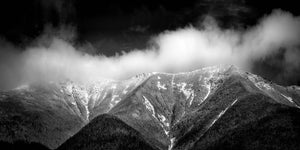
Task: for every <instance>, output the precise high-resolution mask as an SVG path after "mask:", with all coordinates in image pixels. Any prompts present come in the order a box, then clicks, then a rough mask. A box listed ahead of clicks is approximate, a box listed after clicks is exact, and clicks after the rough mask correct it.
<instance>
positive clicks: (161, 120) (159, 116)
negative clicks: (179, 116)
mask: <svg viewBox="0 0 300 150" xmlns="http://www.w3.org/2000/svg"><path fill="white" fill-rule="evenodd" d="M157 116H158V118H159V121H160V122H162V123H163V125H164V126H166V127H169V126H170V124H169V123H168V120H167V119H166V117H165V116H164V115H161V114H157Z"/></svg>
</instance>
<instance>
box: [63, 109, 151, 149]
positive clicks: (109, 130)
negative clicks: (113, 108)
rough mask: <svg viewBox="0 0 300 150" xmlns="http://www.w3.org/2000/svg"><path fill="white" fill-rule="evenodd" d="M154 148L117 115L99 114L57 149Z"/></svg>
mask: <svg viewBox="0 0 300 150" xmlns="http://www.w3.org/2000/svg"><path fill="white" fill-rule="evenodd" d="M75 149H85V150H99V149H103V150H104V149H109V150H119V149H128V150H137V149H142V150H155V149H154V148H153V147H152V146H150V145H149V144H148V143H147V142H146V141H145V140H144V138H143V137H142V136H141V134H140V133H139V132H138V131H136V130H135V129H133V128H132V127H130V126H128V125H127V124H125V123H124V122H123V121H121V120H120V119H118V118H117V117H114V116H111V115H100V116H98V117H96V118H95V119H93V120H92V121H91V122H90V123H89V124H88V125H86V126H85V127H84V128H83V129H82V130H81V131H79V132H78V133H77V134H76V136H74V137H72V138H71V139H69V140H67V141H66V142H65V143H64V144H62V145H61V146H60V148H58V150H75Z"/></svg>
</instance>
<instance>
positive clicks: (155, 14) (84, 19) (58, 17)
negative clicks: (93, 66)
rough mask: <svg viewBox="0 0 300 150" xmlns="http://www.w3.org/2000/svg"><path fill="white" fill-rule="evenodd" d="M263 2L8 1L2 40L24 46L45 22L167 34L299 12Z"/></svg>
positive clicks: (0, 10)
mask: <svg viewBox="0 0 300 150" xmlns="http://www.w3.org/2000/svg"><path fill="white" fill-rule="evenodd" d="M262 2H263V1H259V0H182V1H176V0H148V1H147V0H144V1H142V0H128V1H124V0H26V1H23V0H22V1H20V0H3V1H1V2H0V18H1V25H0V36H2V37H5V38H6V39H8V40H10V41H13V42H20V41H23V40H26V39H28V38H29V39H30V38H32V37H35V36H37V35H39V34H40V33H41V32H42V31H43V29H44V27H45V24H48V25H52V26H54V27H55V26H60V25H61V24H71V25H73V26H76V28H77V30H78V34H79V35H80V36H81V38H89V36H90V35H93V34H98V33H99V32H119V31H120V30H124V29H126V28H129V27H130V26H133V25H139V24H140V25H145V24H150V25H151V29H152V30H158V31H161V30H165V29H168V28H176V27H178V26H182V25H187V24H188V23H194V22H195V20H197V19H199V16H201V15H204V14H208V13H210V14H213V15H214V16H215V17H216V18H217V19H219V20H221V22H223V24H222V25H224V27H228V26H231V25H232V24H233V23H234V24H236V22H238V23H241V24H242V25H247V24H251V23H252V24H253V23H255V21H256V20H257V19H258V18H260V17H261V16H262V15H263V14H265V13H270V11H271V10H272V9H274V8H281V9H283V10H287V11H290V12H292V13H293V14H294V15H298V14H299V9H298V8H297V7H296V6H298V5H297V3H296V1H294V2H293V1H291V0H285V1H272V2H269V3H262Z"/></svg>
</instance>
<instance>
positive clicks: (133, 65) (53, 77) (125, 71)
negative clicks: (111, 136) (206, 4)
mask: <svg viewBox="0 0 300 150" xmlns="http://www.w3.org/2000/svg"><path fill="white" fill-rule="evenodd" d="M212 20H213V19H212ZM212 20H211V19H210V21H207V20H206V21H204V22H203V26H204V28H197V27H193V26H189V27H185V28H182V29H177V30H175V31H165V32H163V33H161V34H159V35H158V36H156V37H153V38H152V42H151V43H152V44H150V45H149V47H148V48H147V49H142V50H139V49H136V50H132V51H130V52H128V53H125V52H123V53H122V54H118V55H115V56H112V57H108V56H105V55H90V54H88V53H85V51H86V50H85V49H87V48H86V47H85V46H78V45H76V46H75V44H73V43H72V42H67V41H65V40H63V39H61V38H59V37H54V38H46V39H47V42H46V43H48V44H39V43H40V42H41V43H44V42H45V39H38V40H37V42H36V43H38V44H34V46H32V45H30V46H27V47H26V48H19V47H17V46H14V45H12V44H9V43H8V42H5V40H2V42H1V44H0V45H1V50H0V54H1V55H0V57H1V59H0V71H1V74H0V88H1V89H9V88H15V87H17V86H19V85H22V84H30V83H33V82H49V81H54V82H58V81H63V80H66V79H69V80H73V81H77V82H92V81H95V80H102V79H114V80H122V79H127V78H129V77H131V76H134V75H136V74H139V73H145V72H184V71H191V70H195V69H199V68H202V67H206V66H211V65H217V64H233V65H236V66H238V67H240V68H242V69H244V70H247V71H254V70H255V67H256V66H255V65H256V64H257V62H263V63H269V62H271V61H274V60H272V59H273V58H274V59H276V58H277V57H273V56H275V55H279V54H280V56H282V57H281V60H280V65H281V68H285V69H281V71H279V72H277V74H278V76H283V75H284V76H293V74H294V72H295V71H296V72H297V70H299V69H298V68H299V64H300V59H299V58H300V51H299V45H300V18H299V17H297V16H293V15H292V14H290V13H288V12H284V11H281V10H274V11H273V12H272V13H271V14H269V15H266V16H264V17H263V18H261V20H260V21H259V23H258V24H257V25H256V26H253V27H248V28H247V29H238V30H234V29H221V28H219V27H218V26H217V23H215V21H212ZM216 22H217V20H216Z"/></svg>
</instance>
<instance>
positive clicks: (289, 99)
mask: <svg viewBox="0 0 300 150" xmlns="http://www.w3.org/2000/svg"><path fill="white" fill-rule="evenodd" d="M280 94H281V93H280ZM281 96H283V97H284V98H285V99H287V100H288V101H290V102H291V103H294V101H293V99H292V98H291V97H288V96H286V95H284V94H281Z"/></svg>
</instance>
